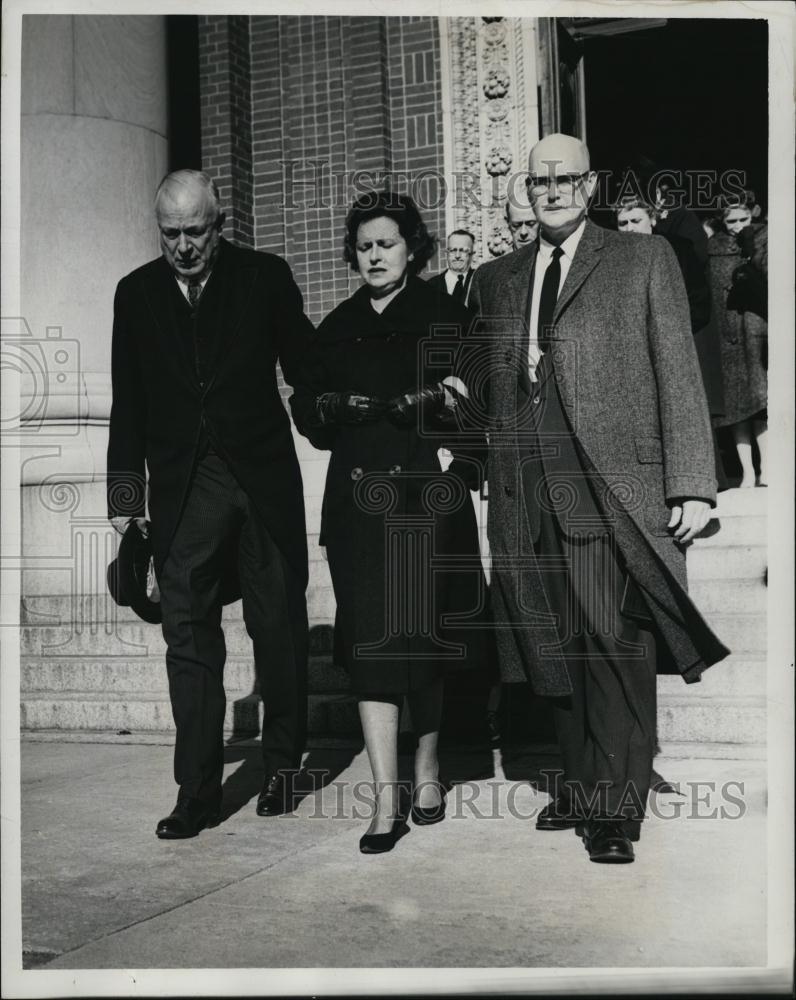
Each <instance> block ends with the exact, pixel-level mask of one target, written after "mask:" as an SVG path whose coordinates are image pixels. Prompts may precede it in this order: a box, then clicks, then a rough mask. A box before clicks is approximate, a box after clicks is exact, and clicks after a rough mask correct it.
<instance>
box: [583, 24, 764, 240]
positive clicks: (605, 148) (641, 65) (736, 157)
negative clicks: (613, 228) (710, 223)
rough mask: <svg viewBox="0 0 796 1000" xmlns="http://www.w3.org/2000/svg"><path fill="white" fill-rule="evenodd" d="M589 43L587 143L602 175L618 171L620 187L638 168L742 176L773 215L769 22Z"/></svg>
mask: <svg viewBox="0 0 796 1000" xmlns="http://www.w3.org/2000/svg"><path fill="white" fill-rule="evenodd" d="M581 44H582V51H583V55H584V77H585V93H586V139H587V144H588V146H589V151H590V153H591V162H592V165H593V167H594V168H595V169H597V170H606V169H607V170H611V171H612V173H613V174H614V176H615V177H617V178H618V177H620V176H621V174H622V173H623V171H624V169H625V168H626V167H628V166H631V165H636V164H638V163H640V162H641V163H644V162H646V163H650V162H652V163H654V164H655V165H657V166H658V167H662V168H667V169H674V170H691V171H694V170H700V171H702V170H715V171H717V172H719V173H721V172H723V171H728V170H744V171H746V174H747V183H746V186H747V187H750V188H752V189H753V190H754V191H755V194H756V196H757V200H758V203H759V204H761V205H762V206H763V209H764V211H765V207H766V205H767V194H768V192H767V184H766V179H767V170H768V157H767V153H768V25H767V22H766V21H765V20H740V19H735V20H732V19H722V20H717V19H712V18H710V19H699V20H697V19H677V20H675V19H672V20H669V21H668V23H666V24H665V25H663V26H659V27H654V28H649V29H647V30H641V31H633V32H630V33H622V34H615V35H608V36H606V37H589V38H585V39H583V40H582V42H581ZM693 207H694V208H697V206H696V205H694V206H693ZM701 214H707V213H704V212H703V213H701ZM600 221H601V222H602V224H604V225H607V224H610V223H609V222H608V220H607V219H604V218H601V219H600Z"/></svg>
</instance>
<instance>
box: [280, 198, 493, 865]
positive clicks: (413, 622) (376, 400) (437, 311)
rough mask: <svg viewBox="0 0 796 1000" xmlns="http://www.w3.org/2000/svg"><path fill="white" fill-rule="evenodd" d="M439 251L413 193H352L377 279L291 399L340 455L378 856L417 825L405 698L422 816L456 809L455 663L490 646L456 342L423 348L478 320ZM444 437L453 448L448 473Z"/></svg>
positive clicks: (334, 528) (336, 572)
mask: <svg viewBox="0 0 796 1000" xmlns="http://www.w3.org/2000/svg"><path fill="white" fill-rule="evenodd" d="M433 252H434V241H433V239H432V238H431V237H430V236H429V234H428V231H427V229H426V227H425V225H424V223H423V221H422V219H421V217H420V214H419V212H418V211H417V208H416V207H415V205H414V203H413V202H412V201H411V199H409V198H407V197H405V196H401V195H396V194H392V193H390V192H385V193H376V192H373V193H370V194H367V195H365V196H363V197H362V198H360V199H359V200H358V201H356V202H355V203H354V205H353V207H352V208H351V210H350V212H349V214H348V217H347V219H346V236H345V259H346V260H347V261H348V263H349V264H350V265H351V267H352V269H353V270H354V271H358V272H359V273H360V274H361V275H362V277H363V278H364V281H365V284H364V285H363V286H362V287H361V288H359V289H358V291H356V292H355V293H354V294H353V295H352V296H351V297H350V298H348V299H346V300H345V301H344V302H342V303H341V304H340V305H339V306H338V307H337V308H336V309H334V310H333V312H332V313H330V315H329V316H327V317H326V319H325V320H324V321H323V322H322V323H321V325H320V327H319V328H318V331H317V336H316V340H315V344H314V348H313V354H312V357H311V359H310V364H309V365H308V371H309V372H311V375H310V380H311V384H307V385H304V386H301V387H298V388H297V390H296V394H295V395H294V397H293V398H292V400H291V404H292V407H293V412H294V417H295V419H296V424H297V426H298V427H299V429H300V430H301V431H302V433H304V434H305V435H306V436H307V437H308V438H309V439H310V441H311V442H312V443H313V444H314V445H315V446H316V447H319V448H328V449H330V450H331V452H332V455H331V460H330V462H329V469H328V473H327V478H326V488H325V492H324V498H323V510H322V516H321V544H325V545H326V548H327V555H328V559H329V569H330V572H331V577H332V583H333V586H334V592H335V598H336V601H337V628H338V629H339V632H340V635H339V639H340V640H341V641H340V643H339V646H342V649H343V650H344V658H345V666H346V668H347V669H348V671H349V673H350V674H351V679H352V686H353V689H354V691H355V693H356V695H357V697H358V700H359V711H360V718H361V720H362V728H363V732H364V736H365V744H366V746H367V750H368V756H369V758H370V763H371V768H372V770H373V777H374V781H375V786H376V788H375V803H376V807H375V813H374V816H373V820H372V822H371V824H370V827H369V829H368V832H367V833H366V835H365V836H364V837H363V838H362V840H361V842H360V848H361V850H363V851H364V852H366V853H372V852H377V851H383V850H390V849H391V848H392V846H393V845H394V843H395V841H396V840H397V839H398V838H399V837H400V836H401V835H402V834H403V833H405V832H406V830H407V827H406V824H405V823H404V821H403V820H402V819H401V818H400V812H399V800H398V785H397V781H398V759H397V746H398V719H399V712H400V707H401V705H402V702H403V698H404V696H407V697H408V700H409V708H410V712H411V716H412V723H413V726H414V729H415V733H416V735H417V737H418V743H417V751H416V754H415V789H414V797H413V803H412V817H413V819H414V821H415V823H416V824H420V825H423V824H427V823H429V822H436V821H437V820H439V819H442V818H443V816H444V810H445V802H444V793H443V790H442V788H441V787H440V786H439V784H438V760H437V740H438V733H439V723H440V713H441V708H442V693H443V671H444V670H445V669H446V668H454V669H456V668H462V667H468V666H473V665H475V664H476V663H477V662H478V660H479V658H480V657H481V656H482V643H483V632H482V631H481V630H480V629H479V628H478V625H479V623H481V622H482V620H483V614H484V610H483V607H484V580H483V573H482V570H481V565H480V559H479V548H478V532H477V526H476V521H475V513H474V510H473V506H472V501H471V498H470V495H469V490H468V486H472V487H474V488H475V487H476V486H477V485H478V483H479V481H480V479H481V477H482V472H481V464H480V462H479V461H478V459H477V458H475V457H473V456H474V452H472V451H470V452H469V453H467V454H465V453H464V452H461V451H459V450H458V449H457V447H456V438H457V434H456V430H455V428H456V419H455V416H454V411H455V407H456V402H457V396H456V390H455V388H453V386H455V384H456V380H455V379H453V378H452V377H451V366H452V358H451V356H450V351H448V352H447V353H446V352H445V351H439V350H437V351H436V354H437V355H441V356H443V357H442V361H441V362H439V360H438V359H437V360H436V361H435V357H434V351H433V350H431V351H428V350H426V349H424V347H423V345H422V344H421V341H423V340H424V338H428V337H429V335H430V333H431V332H432V329H433V327H435V326H436V327H439V326H440V325H442V326H444V327H446V328H447V330H448V334H450V333H451V332H452V331H453V330H454V329H458V330H460V331H464V330H465V329H466V326H467V313H466V312H465V310H464V309H463V307H461V306H459V305H457V304H456V303H455V302H454V301H453V300H452V299H451V298H450V297H449V296H439V295H438V294H437V293H436V292H435V291H434V290H433V289H430V288H429V287H428V286H427V285H426V283H425V282H423V281H421V280H420V279H419V278H418V277H417V276H416V275H417V273H418V271H420V270H421V269H422V268H423V267H424V266H425V264H426V263H427V261H428V260H429V258H430V257H431V255H432V254H433ZM448 344H450V340H448ZM446 379H447V382H448V383H450V384H449V385H448V384H443V383H444V382H445V380H446ZM443 446H444V447H448V448H450V449H451V450H452V451H453V452H454V456H455V458H454V462H453V464H452V465H451V467H450V469H449V470H448V471H447V472H443V471H442V467H441V464H440V459H439V456H438V450H439V449H440V448H441V447H443Z"/></svg>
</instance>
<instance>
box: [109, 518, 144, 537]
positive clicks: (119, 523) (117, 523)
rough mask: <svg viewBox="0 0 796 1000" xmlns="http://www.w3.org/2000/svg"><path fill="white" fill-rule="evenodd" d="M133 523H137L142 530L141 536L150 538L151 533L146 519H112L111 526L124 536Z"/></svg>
mask: <svg viewBox="0 0 796 1000" xmlns="http://www.w3.org/2000/svg"><path fill="white" fill-rule="evenodd" d="M131 521H135V522H136V524H137V525H138V527H139V528H140V529H141V534H142V535H143V536H144V538H147V537H148V536H149V531H148V530H147V526H146V518H145V517H112V518H111V524H112V525H113V527H114V528H115V529H116V530H117V531H118V532H119V534H120V535H123V534H124V533H125V531H127V525H128V524H129V523H130V522H131Z"/></svg>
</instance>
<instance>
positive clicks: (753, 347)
mask: <svg viewBox="0 0 796 1000" xmlns="http://www.w3.org/2000/svg"><path fill="white" fill-rule="evenodd" d="M722 220H723V223H724V227H725V229H726V232H721V233H716V235H715V236H712V237H711V238H710V240H709V241H708V254H709V259H710V280H711V286H712V291H713V301H714V303H715V305H716V309H717V315H718V322H719V332H720V335H721V370H722V378H723V381H724V400H725V413H724V416H723V417H722V418H720V419H719V420H717V421H715V423H716V426H718V427H730V428H731V430H732V435H733V439H734V441H735V449H736V451H737V453H738V459H739V461H740V463H741V470H742V479H741V483H740V485H741V486H742V487H749V486H754V485H755V470H754V465H753V460H752V441H753V440H754V441H755V442H756V443H757V448H758V453H759V457H760V475H759V478H758V480H757V485H759V486H765V485H767V482H768V477H767V468H766V459H767V449H766V438H767V433H768V416H767V412H766V407H767V405H768V379H767V374H766V368H767V347H768V323H767V320H766V317H767V308H766V281H767V278H768V229H767V227H766V226H765V225H763V224H757V223H754V222H753V211H752V208H751V206H750V205H748V204H746V203H745V202H737V203H733V204H730V205H728V206H726V207H725V209H724V211H723V214H722Z"/></svg>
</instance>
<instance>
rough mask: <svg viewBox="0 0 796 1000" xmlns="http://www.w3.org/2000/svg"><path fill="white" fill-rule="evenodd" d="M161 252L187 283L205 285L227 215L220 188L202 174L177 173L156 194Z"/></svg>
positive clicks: (181, 171) (197, 171)
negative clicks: (204, 281)
mask: <svg viewBox="0 0 796 1000" xmlns="http://www.w3.org/2000/svg"><path fill="white" fill-rule="evenodd" d="M155 215H156V217H157V223H158V229H159V230H160V248H161V250H162V251H163V256H164V257H165V258H166V260H167V261H168V263H169V265H170V267H171V269H172V270H173V271H174V273H175V274H176V275H177V277H178V278H181V279H182V280H183V281H203V280H204V279H205V278H206V277H207V275H208V274H209V273H210V269H211V268H212V266H213V262H214V261H215V258H216V254H217V253H218V241H219V239H220V236H221V227H222V226H223V225H224V213H223V212H222V211H221V205H220V203H219V197H218V188H217V187H216V185H215V182H214V181H213V179H212V178H211V177H209V176H208V175H207V174H205V173H202V172H201V171H199V170H175V171H174V173H171V174H168V175H167V176H166V177H164V178H163V180H162V181H161V182H160V186H159V187H158V190H157V193H156V194H155Z"/></svg>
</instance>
